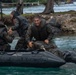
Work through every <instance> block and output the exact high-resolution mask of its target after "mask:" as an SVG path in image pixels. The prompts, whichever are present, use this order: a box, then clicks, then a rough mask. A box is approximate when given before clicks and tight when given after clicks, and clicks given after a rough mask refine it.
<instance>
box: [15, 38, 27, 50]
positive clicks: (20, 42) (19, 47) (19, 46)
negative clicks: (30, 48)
mask: <svg viewBox="0 0 76 75" xmlns="http://www.w3.org/2000/svg"><path fill="white" fill-rule="evenodd" d="M26 48H27V46H26V41H25V39H24V38H23V37H21V38H20V39H19V40H18V42H17V44H16V47H15V49H16V50H22V49H26Z"/></svg>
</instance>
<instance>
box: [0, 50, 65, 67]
mask: <svg viewBox="0 0 76 75" xmlns="http://www.w3.org/2000/svg"><path fill="white" fill-rule="evenodd" d="M63 64H65V61H64V60H63V59H61V58H59V57H57V56H55V55H54V54H52V53H50V52H48V51H29V52H25V51H18V52H16V51H13V50H11V51H7V52H0V66H20V67H45V68H46V67H53V68H55V67H60V66H62V65H63Z"/></svg>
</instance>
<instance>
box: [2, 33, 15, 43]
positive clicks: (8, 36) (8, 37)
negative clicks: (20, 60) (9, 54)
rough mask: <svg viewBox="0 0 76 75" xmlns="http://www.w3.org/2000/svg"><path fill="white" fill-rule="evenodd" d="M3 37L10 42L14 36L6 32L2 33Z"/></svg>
mask: <svg viewBox="0 0 76 75" xmlns="http://www.w3.org/2000/svg"><path fill="white" fill-rule="evenodd" d="M3 37H4V39H5V40H6V41H7V42H8V43H12V41H13V39H14V36H13V35H9V34H8V33H7V32H4V33H3Z"/></svg>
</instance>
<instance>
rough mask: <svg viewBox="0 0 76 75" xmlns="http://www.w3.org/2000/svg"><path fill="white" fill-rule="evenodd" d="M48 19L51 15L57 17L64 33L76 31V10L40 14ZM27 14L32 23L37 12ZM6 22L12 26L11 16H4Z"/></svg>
mask: <svg viewBox="0 0 76 75" xmlns="http://www.w3.org/2000/svg"><path fill="white" fill-rule="evenodd" d="M39 15H40V16H42V17H43V18H45V19H46V21H47V22H49V21H50V20H51V16H53V17H54V18H55V19H56V22H57V23H59V24H60V25H61V29H62V30H63V31H64V33H72V34H73V33H76V12H75V11H71V13H68V12H67V13H64V14H63V13H55V14H49V15H48V14H39ZM23 16H25V17H26V18H27V19H28V20H29V22H30V23H32V20H33V17H34V16H35V14H26V15H23ZM3 21H4V24H6V25H7V26H12V21H11V19H10V17H9V16H4V18H3Z"/></svg>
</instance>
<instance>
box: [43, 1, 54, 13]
mask: <svg viewBox="0 0 76 75" xmlns="http://www.w3.org/2000/svg"><path fill="white" fill-rule="evenodd" d="M53 7H54V0H47V4H46V7H45V10H44V11H43V13H45V14H49V13H54V9H53Z"/></svg>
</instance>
